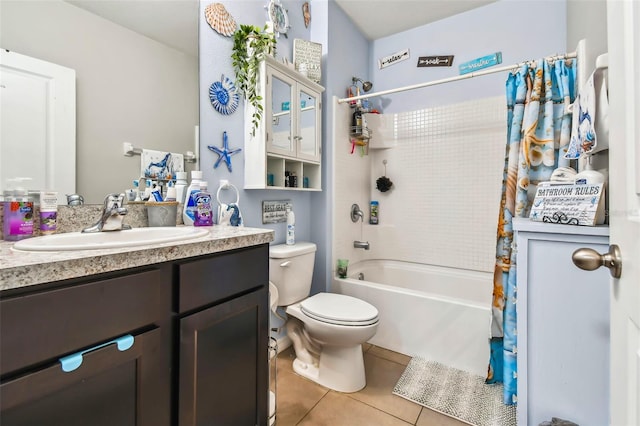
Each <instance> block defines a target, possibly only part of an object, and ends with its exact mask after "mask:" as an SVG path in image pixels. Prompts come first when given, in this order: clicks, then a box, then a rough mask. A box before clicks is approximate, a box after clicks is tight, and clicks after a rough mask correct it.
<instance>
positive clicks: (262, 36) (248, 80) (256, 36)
mask: <svg viewBox="0 0 640 426" xmlns="http://www.w3.org/2000/svg"><path fill="white" fill-rule="evenodd" d="M266 30H267V27H266V26H265V27H264V29H262V30H261V29H260V28H259V27H256V26H254V25H240V28H238V29H237V30H236V32H235V33H233V52H232V54H231V60H232V64H233V70H234V71H235V73H236V85H237V86H238V88H239V89H240V91H241V92H242V93H243V95H244V98H245V100H246V101H247V102H249V103H250V104H251V106H252V107H253V116H252V123H253V129H252V131H251V135H252V136H255V134H256V129H257V128H258V125H259V124H260V120H261V119H262V112H263V110H264V106H263V105H262V96H260V94H259V93H258V74H259V72H260V62H261V61H262V58H264V55H275V51H276V38H275V35H274V34H273V33H268V32H267V31H266Z"/></svg>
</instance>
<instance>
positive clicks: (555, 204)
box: [529, 182, 604, 226]
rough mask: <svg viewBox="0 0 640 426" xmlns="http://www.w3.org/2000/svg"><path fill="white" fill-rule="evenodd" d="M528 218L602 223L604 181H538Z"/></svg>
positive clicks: (544, 220)
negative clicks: (589, 182) (558, 182)
mask: <svg viewBox="0 0 640 426" xmlns="http://www.w3.org/2000/svg"><path fill="white" fill-rule="evenodd" d="M529 218H530V219H531V220H534V221H537V222H548V223H562V224H567V225H586V226H593V225H599V224H602V223H604V184H602V183H599V184H595V185H566V184H550V183H546V182H545V183H541V184H539V185H538V188H537V190H536V197H535V199H534V200H533V206H532V207H531V213H530V214H529Z"/></svg>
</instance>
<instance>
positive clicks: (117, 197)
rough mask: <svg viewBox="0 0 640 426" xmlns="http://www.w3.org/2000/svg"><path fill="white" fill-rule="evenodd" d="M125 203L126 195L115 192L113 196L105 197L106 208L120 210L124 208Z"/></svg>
mask: <svg viewBox="0 0 640 426" xmlns="http://www.w3.org/2000/svg"><path fill="white" fill-rule="evenodd" d="M123 201H124V193H120V194H118V193H117V192H114V193H112V194H107V196H106V197H104V208H105V209H112V208H120V207H122V202H123Z"/></svg>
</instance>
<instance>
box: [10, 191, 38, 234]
mask: <svg viewBox="0 0 640 426" xmlns="http://www.w3.org/2000/svg"><path fill="white" fill-rule="evenodd" d="M3 231H4V239H5V240H7V241H18V240H22V239H24V238H29V237H32V236H33V199H32V198H30V197H29V191H28V190H27V189H24V188H16V189H14V191H13V194H10V195H9V194H7V197H6V198H5V201H4V223H3Z"/></svg>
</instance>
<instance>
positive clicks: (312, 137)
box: [294, 85, 322, 162]
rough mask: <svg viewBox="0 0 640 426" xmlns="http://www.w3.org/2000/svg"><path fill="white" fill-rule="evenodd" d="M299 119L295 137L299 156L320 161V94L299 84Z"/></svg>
mask: <svg viewBox="0 0 640 426" xmlns="http://www.w3.org/2000/svg"><path fill="white" fill-rule="evenodd" d="M298 87H299V90H298V92H297V93H298V99H299V101H298V105H297V107H298V108H299V109H298V114H297V116H298V120H297V130H296V135H295V136H294V139H296V142H297V157H298V158H300V159H303V160H310V161H318V162H319V161H320V154H321V152H320V112H321V110H322V105H321V103H320V94H319V93H317V92H315V91H313V90H309V89H308V88H306V87H305V86H302V85H299V86H298Z"/></svg>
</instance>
